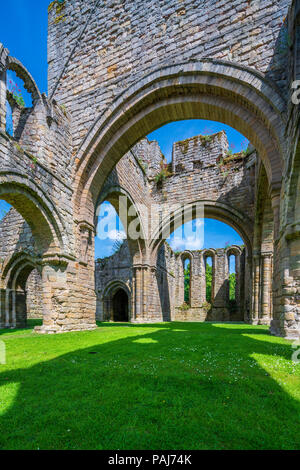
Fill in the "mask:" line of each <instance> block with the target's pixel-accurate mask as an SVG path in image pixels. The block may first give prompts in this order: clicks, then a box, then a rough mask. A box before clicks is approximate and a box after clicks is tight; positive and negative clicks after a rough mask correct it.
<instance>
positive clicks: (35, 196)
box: [0, 172, 65, 254]
mask: <svg viewBox="0 0 300 470" xmlns="http://www.w3.org/2000/svg"><path fill="white" fill-rule="evenodd" d="M0 199H4V200H5V201H6V202H7V203H8V204H10V205H12V206H13V207H14V208H15V209H16V210H17V212H18V213H19V214H20V215H21V216H22V217H23V218H24V220H25V221H26V222H27V223H28V225H29V227H30V229H31V231H32V234H33V237H34V239H35V243H36V249H37V252H38V253H39V254H43V253H46V252H47V251H55V252H57V251H59V252H63V249H64V236H65V235H64V229H63V224H62V222H61V220H60V217H59V215H58V213H57V210H56V208H55V207H54V205H53V203H52V202H51V201H50V199H49V198H48V197H47V196H46V195H45V194H44V193H43V191H42V190H41V189H40V188H38V187H37V186H36V185H35V183H33V182H32V181H29V180H28V179H27V178H26V177H24V176H22V175H20V174H14V175H12V174H11V173H7V172H6V173H5V174H2V175H0Z"/></svg>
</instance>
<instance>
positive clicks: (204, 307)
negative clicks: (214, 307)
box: [202, 301, 211, 312]
mask: <svg viewBox="0 0 300 470" xmlns="http://www.w3.org/2000/svg"><path fill="white" fill-rule="evenodd" d="M202 308H203V309H204V310H205V311H206V312H209V310H210V309H211V303H210V302H207V301H206V302H203V304H202Z"/></svg>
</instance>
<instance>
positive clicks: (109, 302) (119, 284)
mask: <svg viewBox="0 0 300 470" xmlns="http://www.w3.org/2000/svg"><path fill="white" fill-rule="evenodd" d="M119 291H123V292H124V293H125V294H126V296H127V305H124V308H125V311H126V312H125V313H126V314H127V318H128V319H127V321H130V318H131V312H130V303H131V291H130V288H129V287H128V285H127V284H126V283H125V282H123V281H121V280H113V281H111V282H110V283H109V284H108V285H107V286H106V287H105V289H104V291H103V296H102V299H103V310H104V318H105V319H106V320H109V321H111V320H114V321H115V312H114V307H115V306H114V303H113V300H114V297H115V295H116V294H117V293H118V292H119Z"/></svg>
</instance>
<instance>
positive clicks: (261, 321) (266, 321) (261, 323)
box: [257, 318, 271, 326]
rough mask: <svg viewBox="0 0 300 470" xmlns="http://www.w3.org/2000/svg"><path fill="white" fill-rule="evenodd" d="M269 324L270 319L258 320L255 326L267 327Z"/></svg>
mask: <svg viewBox="0 0 300 470" xmlns="http://www.w3.org/2000/svg"><path fill="white" fill-rule="evenodd" d="M270 323H271V320H270V318H260V319H259V320H258V322H257V325H266V326H269V325H270Z"/></svg>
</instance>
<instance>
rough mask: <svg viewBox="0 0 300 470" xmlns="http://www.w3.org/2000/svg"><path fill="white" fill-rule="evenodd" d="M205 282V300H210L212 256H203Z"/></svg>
mask: <svg viewBox="0 0 300 470" xmlns="http://www.w3.org/2000/svg"><path fill="white" fill-rule="evenodd" d="M205 284H206V302H209V303H211V302H212V297H213V296H212V285H213V259H212V256H207V257H206V258H205Z"/></svg>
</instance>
